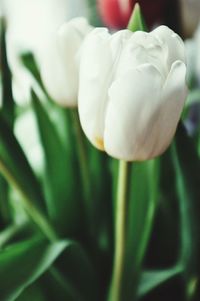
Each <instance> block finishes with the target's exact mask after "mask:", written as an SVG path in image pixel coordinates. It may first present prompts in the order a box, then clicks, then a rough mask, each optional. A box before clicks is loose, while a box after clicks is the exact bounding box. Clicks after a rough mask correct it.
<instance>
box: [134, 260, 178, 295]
mask: <svg viewBox="0 0 200 301" xmlns="http://www.w3.org/2000/svg"><path fill="white" fill-rule="evenodd" d="M182 272H183V266H182V265H176V266H175V267H173V268H171V269H166V270H160V271H144V272H143V273H142V276H141V279H140V284H139V290H138V296H139V297H143V296H145V295H146V294H148V293H149V292H150V291H151V290H153V289H155V288H157V287H158V286H160V285H162V284H164V283H165V282H167V281H169V280H172V279H173V278H174V277H175V276H177V275H179V274H181V273H182Z"/></svg>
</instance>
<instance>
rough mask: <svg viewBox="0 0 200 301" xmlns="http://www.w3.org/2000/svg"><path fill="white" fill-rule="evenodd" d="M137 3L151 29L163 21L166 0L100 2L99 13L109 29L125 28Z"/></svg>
mask: <svg viewBox="0 0 200 301" xmlns="http://www.w3.org/2000/svg"><path fill="white" fill-rule="evenodd" d="M136 2H138V3H139V4H140V6H141V10H142V13H143V15H144V18H145V21H146V23H147V25H148V26H149V27H152V26H153V25H154V24H155V23H160V22H161V21H162V20H163V16H164V8H165V5H166V2H167V1H166V0H151V1H149V0H138V1H136V0H98V8H99V13H100V15H101V17H102V20H103V22H104V23H105V25H107V26H108V27H110V28H115V29H120V28H125V27H126V26H127V24H128V21H129V18H130V16H131V13H132V10H133V7H134V5H135V3H136Z"/></svg>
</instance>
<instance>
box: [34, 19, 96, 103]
mask: <svg viewBox="0 0 200 301" xmlns="http://www.w3.org/2000/svg"><path fill="white" fill-rule="evenodd" d="M92 29H93V27H92V26H90V25H89V24H88V22H87V20H86V19H85V18H75V19H72V20H71V21H69V22H67V23H65V24H64V25H62V26H61V28H60V30H59V31H58V33H57V34H55V35H54V38H53V37H52V39H50V40H49V43H48V44H47V45H46V47H43V50H44V55H43V56H42V58H43V59H42V60H41V64H40V71H41V77H42V80H43V82H44V85H45V87H46V89H47V91H48V93H49V95H50V96H51V97H52V98H53V99H54V100H55V101H56V102H58V103H59V104H60V105H63V106H67V107H68V106H77V98H78V69H79V50H80V47H81V45H82V43H83V40H84V38H85V36H86V35H87V34H88V33H89V32H90V31H91V30H92Z"/></svg>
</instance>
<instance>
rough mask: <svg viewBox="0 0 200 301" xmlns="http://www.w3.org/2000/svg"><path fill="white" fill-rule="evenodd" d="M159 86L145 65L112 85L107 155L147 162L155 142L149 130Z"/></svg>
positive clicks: (156, 74)
mask: <svg viewBox="0 0 200 301" xmlns="http://www.w3.org/2000/svg"><path fill="white" fill-rule="evenodd" d="M162 83H163V81H162V77H161V75H160V73H159V72H158V71H157V69H156V68H155V67H154V66H152V65H150V64H145V65H141V66H139V67H137V68H136V69H133V70H130V71H129V72H127V73H126V74H125V75H124V76H122V77H121V78H119V79H118V80H116V81H115V82H114V83H113V84H112V86H111V88H110V91H109V97H110V99H109V104H108V107H107V112H106V119H105V133H104V144H105V150H106V152H107V153H108V154H110V155H111V156H113V157H115V158H118V159H124V160H127V161H132V160H145V159H148V158H149V154H150V153H151V152H152V147H153V145H154V140H155V139H156V138H157V137H152V134H151V129H152V128H153V127H154V124H155V116H157V108H158V107H159V103H160V100H161V98H160V97H161V89H162Z"/></svg>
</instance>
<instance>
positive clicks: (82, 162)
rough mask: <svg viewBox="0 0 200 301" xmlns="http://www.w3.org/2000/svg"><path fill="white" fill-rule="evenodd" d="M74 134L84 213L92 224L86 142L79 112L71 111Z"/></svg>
mask: <svg viewBox="0 0 200 301" xmlns="http://www.w3.org/2000/svg"><path fill="white" fill-rule="evenodd" d="M71 114H72V119H73V126H74V132H75V136H76V146H77V155H78V160H79V166H80V176H81V180H82V184H83V194H84V201H85V202H84V211H85V213H86V216H87V221H88V224H89V222H91V217H92V205H91V202H90V201H91V184H90V171H89V168H88V160H87V153H86V147H85V142H84V139H83V131H82V129H81V126H80V120H79V116H78V111H77V109H76V110H71Z"/></svg>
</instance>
